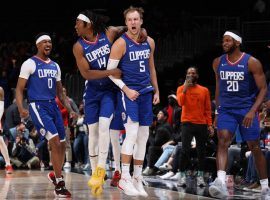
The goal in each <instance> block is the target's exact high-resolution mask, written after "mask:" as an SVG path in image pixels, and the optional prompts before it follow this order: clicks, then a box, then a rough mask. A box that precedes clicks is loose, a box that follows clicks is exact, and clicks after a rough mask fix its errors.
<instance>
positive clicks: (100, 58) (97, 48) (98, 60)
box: [78, 33, 113, 93]
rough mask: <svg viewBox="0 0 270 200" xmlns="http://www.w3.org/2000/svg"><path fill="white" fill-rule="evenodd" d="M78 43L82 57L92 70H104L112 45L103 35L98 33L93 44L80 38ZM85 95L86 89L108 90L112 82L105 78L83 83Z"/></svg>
mask: <svg viewBox="0 0 270 200" xmlns="http://www.w3.org/2000/svg"><path fill="white" fill-rule="evenodd" d="M78 42H79V43H80V44H81V45H82V47H83V51H84V57H85V58H86V60H87V61H88V63H89V65H90V68H91V69H93V70H106V69H107V63H108V59H109V55H110V52H111V46H112V44H111V43H110V41H109V40H108V38H107V36H106V34H105V33H100V34H99V35H98V36H97V40H96V41H95V42H89V41H87V40H85V39H83V38H80V39H79V40H78ZM85 86H86V93H87V88H88V87H97V88H100V89H102V88H103V89H108V87H112V86H113V82H112V81H111V80H110V79H109V78H108V77H107V78H102V79H96V80H87V81H86V82H85Z"/></svg>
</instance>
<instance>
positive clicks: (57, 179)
mask: <svg viewBox="0 0 270 200" xmlns="http://www.w3.org/2000/svg"><path fill="white" fill-rule="evenodd" d="M55 179H56V183H57V184H58V183H59V182H60V181H63V178H62V177H61V178H55Z"/></svg>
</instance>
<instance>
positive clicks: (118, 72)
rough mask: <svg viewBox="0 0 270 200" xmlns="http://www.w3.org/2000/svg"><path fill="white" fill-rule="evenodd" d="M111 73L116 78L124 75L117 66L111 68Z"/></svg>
mask: <svg viewBox="0 0 270 200" xmlns="http://www.w3.org/2000/svg"><path fill="white" fill-rule="evenodd" d="M111 75H112V76H113V77H114V78H117V79H119V78H121V76H122V71H121V70H120V69H118V68H115V69H111Z"/></svg>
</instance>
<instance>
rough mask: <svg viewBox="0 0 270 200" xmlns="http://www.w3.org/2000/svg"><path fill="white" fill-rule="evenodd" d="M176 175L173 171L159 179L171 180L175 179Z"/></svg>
mask: <svg viewBox="0 0 270 200" xmlns="http://www.w3.org/2000/svg"><path fill="white" fill-rule="evenodd" d="M173 175H174V173H173V172H172V171H169V172H167V173H166V174H164V175H162V176H159V178H161V179H170V178H171V177H173Z"/></svg>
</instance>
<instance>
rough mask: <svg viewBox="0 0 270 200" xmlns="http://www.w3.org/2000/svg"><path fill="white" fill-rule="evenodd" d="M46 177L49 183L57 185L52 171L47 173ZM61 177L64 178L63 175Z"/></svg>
mask: <svg viewBox="0 0 270 200" xmlns="http://www.w3.org/2000/svg"><path fill="white" fill-rule="evenodd" d="M47 177H48V179H49V181H51V182H52V184H54V186H56V185H57V183H56V178H55V174H54V172H53V171H52V172H49V173H48V174H47ZM61 177H62V178H64V176H63V175H61Z"/></svg>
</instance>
